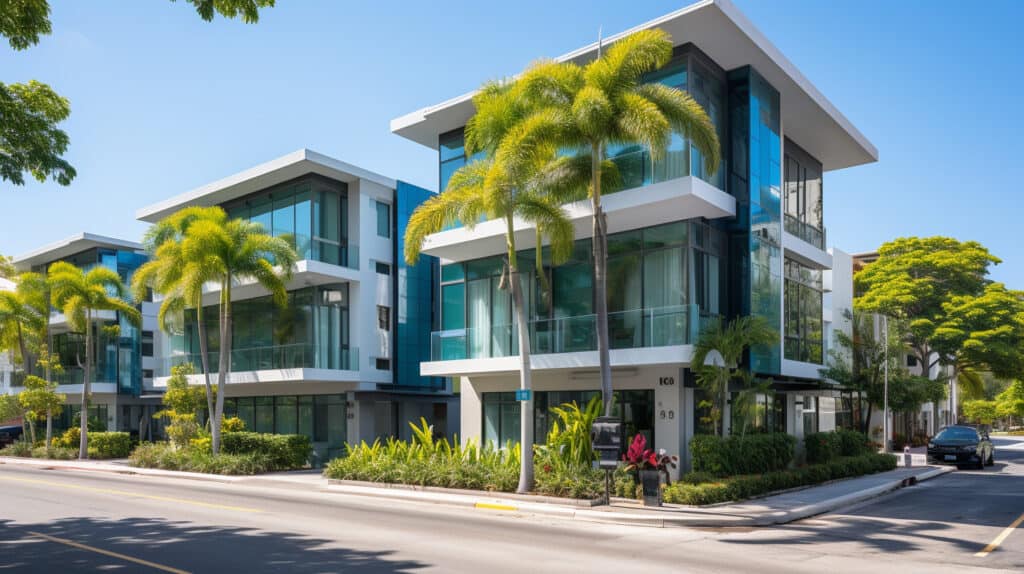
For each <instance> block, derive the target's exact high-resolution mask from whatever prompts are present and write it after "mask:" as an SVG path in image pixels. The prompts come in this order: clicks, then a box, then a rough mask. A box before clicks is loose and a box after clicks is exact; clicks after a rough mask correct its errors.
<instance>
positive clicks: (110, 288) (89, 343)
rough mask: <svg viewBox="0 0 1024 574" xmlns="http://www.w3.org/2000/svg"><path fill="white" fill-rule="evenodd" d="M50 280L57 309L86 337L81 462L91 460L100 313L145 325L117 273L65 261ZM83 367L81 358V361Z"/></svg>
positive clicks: (52, 270)
mask: <svg viewBox="0 0 1024 574" xmlns="http://www.w3.org/2000/svg"><path fill="white" fill-rule="evenodd" d="M47 277H48V280H49V284H50V293H51V298H52V302H53V306H54V307H56V308H58V309H60V310H61V311H63V312H64V315H65V316H66V317H67V319H68V323H69V325H70V326H71V328H72V329H74V330H75V331H77V332H79V333H84V334H85V363H84V366H83V369H84V371H85V374H84V377H83V379H82V410H81V416H80V418H81V422H80V430H81V440H80V441H79V447H78V458H80V459H86V458H89V450H88V449H89V444H88V443H89V433H88V422H89V420H88V413H89V399H90V395H91V385H92V363H93V357H94V356H95V354H96V349H95V348H94V336H93V330H94V328H95V327H96V315H97V312H99V311H116V312H117V313H119V314H120V315H121V316H123V317H124V318H125V319H127V320H128V322H129V323H131V324H132V325H135V326H138V325H140V324H141V323H142V316H141V314H140V313H139V311H138V309H136V308H135V307H134V306H133V305H132V304H130V303H128V302H127V301H126V300H124V299H123V297H124V294H125V288H124V285H123V284H122V283H121V277H120V276H118V274H117V272H116V271H114V270H112V269H109V268H107V267H103V266H97V267H93V268H92V269H90V270H89V271H88V272H86V271H82V270H81V269H79V268H78V267H75V266H74V265H72V264H70V263H67V262H65V261H58V262H56V263H54V264H53V265H50V269H49V274H48V276H47ZM78 361H79V364H82V363H81V357H78Z"/></svg>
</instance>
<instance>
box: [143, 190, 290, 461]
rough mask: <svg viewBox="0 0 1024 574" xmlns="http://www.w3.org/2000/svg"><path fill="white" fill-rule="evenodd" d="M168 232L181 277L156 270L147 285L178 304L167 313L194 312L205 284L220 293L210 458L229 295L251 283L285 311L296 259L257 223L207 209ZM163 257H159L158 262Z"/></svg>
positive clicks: (220, 401) (227, 363) (226, 352)
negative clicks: (241, 284) (242, 284)
mask: <svg viewBox="0 0 1024 574" xmlns="http://www.w3.org/2000/svg"><path fill="white" fill-rule="evenodd" d="M171 217H172V218H173V217H174V216H173V215H172V216H171ZM167 229H168V233H170V234H171V235H172V237H176V239H174V242H175V243H177V244H178V245H179V246H180V247H177V248H175V249H178V248H180V250H181V253H180V257H178V256H170V255H168V256H167V258H168V261H172V262H173V261H178V262H179V263H180V265H181V269H180V271H179V272H180V274H181V275H180V278H179V279H174V278H173V277H171V276H170V275H166V274H165V275H161V273H166V272H165V271H164V272H161V271H160V270H159V268H158V270H157V271H153V272H152V275H151V276H152V277H154V279H153V281H154V283H150V284H151V285H154V287H155V290H156V291H158V292H159V291H161V290H163V289H166V290H167V293H165V294H166V295H169V296H170V297H172V298H173V299H175V300H177V302H176V303H171V304H169V305H170V307H171V309H170V310H173V309H183V308H184V307H185V306H196V307H198V305H199V303H201V301H202V300H201V293H202V286H203V285H204V284H206V283H208V282H212V283H215V284H216V285H217V286H218V287H219V289H220V292H219V297H220V302H219V305H218V309H219V310H218V326H219V329H220V337H219V339H218V341H219V345H220V348H219V352H218V355H219V360H218V368H217V390H216V393H215V396H213V397H212V398H213V411H212V413H213V414H212V415H211V419H212V420H211V424H210V426H211V434H212V437H211V438H212V441H211V443H212V445H211V446H212V449H213V453H214V454H218V453H219V452H220V436H221V428H220V427H221V419H222V417H223V414H224V385H225V383H226V382H227V378H228V376H229V375H230V373H231V335H232V332H233V329H232V314H231V307H232V304H231V290H232V288H233V287H234V285H236V284H237V283H239V282H242V281H248V280H254V281H255V282H257V283H259V284H260V285H261V286H262V287H263V288H264V289H266V290H267V291H268V292H269V293H270V295H271V297H272V298H273V300H274V302H275V303H276V304H277V305H278V306H280V307H282V308H283V307H286V306H287V305H288V291H287V289H286V288H285V287H286V283H287V281H289V280H290V279H291V276H292V270H293V268H294V267H295V262H296V260H297V259H298V254H296V253H295V250H294V249H292V247H291V245H290V244H289V243H288V242H287V241H285V240H284V239H281V238H279V237H274V236H272V235H270V234H268V233H267V231H266V230H264V229H263V226H262V225H260V224H259V223H253V222H250V221H245V220H241V219H231V220H229V219H228V216H227V213H226V212H225V211H224V210H223V209H221V208H220V207H213V208H209V210H208V211H206V212H204V214H203V217H197V218H195V219H194V220H193V221H191V222H190V223H189V224H188V225H187V226H182V227H176V226H175V225H173V224H171V225H168V226H167ZM164 243H167V244H168V245H170V244H171V243H169V242H164ZM169 249H170V248H169ZM162 256H163V254H161V253H158V255H157V258H158V259H160V258H161V257H162ZM176 257H178V258H177V259H176ZM275 265H276V268H275ZM140 270H141V268H140ZM136 291H138V287H137V288H136ZM168 312H169V310H168V309H164V308H161V311H160V314H161V316H163V317H164V319H163V320H164V321H166V315H167V313H168ZM201 339H202V338H201ZM200 342H201V343H202V340H201V341H200ZM203 354H204V355H205V353H203ZM204 370H205V371H206V372H209V369H208V368H205V367H204ZM208 397H209V395H208Z"/></svg>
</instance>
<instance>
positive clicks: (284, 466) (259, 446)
mask: <svg viewBox="0 0 1024 574" xmlns="http://www.w3.org/2000/svg"><path fill="white" fill-rule="evenodd" d="M221 450H222V454H236V455H240V454H262V455H265V456H266V457H267V458H268V459H269V460H270V464H271V467H272V468H273V469H274V470H290V469H295V468H302V467H304V466H306V462H307V461H308V460H309V455H310V454H312V452H313V444H312V443H311V442H310V441H309V437H307V436H306V435H301V434H264V433H255V432H232V433H226V434H224V435H222V436H221Z"/></svg>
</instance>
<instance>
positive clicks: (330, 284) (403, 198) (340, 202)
mask: <svg viewBox="0 0 1024 574" xmlns="http://www.w3.org/2000/svg"><path fill="white" fill-rule="evenodd" d="M431 194H432V192H429V191H427V190H424V189H421V188H418V187H416V186H413V185H410V184H407V183H405V182H402V181H396V180H394V179H390V178H387V177H384V176H381V175H378V174H376V173H373V172H370V171H367V170H365V169H362V168H359V167H356V166H353V165H349V164H347V163H344V162H341V161H338V160H335V159H332V158H329V157H327V156H324V155H321V154H318V153H316V152H313V151H309V150H305V149H303V150H299V151H296V152H294V153H291V154H288V155H286V156H283V157H280V158H278V159H275V160H272V161H270V162H267V163H264V164H262V165H258V166H256V167H253V168H251V169H248V170H246V171H243V172H241V173H237V174H235V175H232V176H229V177H227V178H224V179H222V180H219V181H215V182H213V183H210V184H207V185H204V186H202V187H200V188H198V189H195V190H193V191H190V192H187V193H184V194H182V195H179V196H177V197H173V198H171V199H168V200H166V201H163V202H160V203H158V204H155V205H151V206H149V207H146V208H143V209H142V210H140V211H139V212H138V214H137V215H138V218H139V219H140V220H142V221H146V222H151V223H152V222H156V221H159V220H160V219H162V218H164V217H166V216H168V215H171V214H172V213H174V212H176V211H178V210H180V209H182V208H184V207H187V206H221V207H223V208H224V209H225V210H226V211H227V212H228V214H229V215H230V216H232V217H239V218H244V219H248V220H250V221H254V222H259V223H261V224H263V226H264V228H265V229H267V230H268V231H270V232H272V233H273V234H274V235H275V236H278V237H282V238H286V239H288V241H289V242H291V244H292V245H293V246H294V247H295V249H296V251H297V252H298V254H299V259H300V260H299V261H298V263H297V265H296V267H295V269H294V274H293V276H292V279H291V280H290V282H289V283H288V285H287V289H288V294H289V303H288V306H287V307H286V308H278V307H277V306H275V305H274V303H273V302H272V301H271V300H270V298H269V295H268V293H267V292H266V291H265V290H264V289H263V288H262V287H261V286H260V285H259V284H257V283H255V282H241V283H239V284H237V285H235V286H234V287H233V288H232V292H231V299H232V309H233V334H232V350H231V373H230V375H229V378H228V381H227V386H226V389H227V391H226V395H225V398H226V412H227V414H229V415H237V416H239V417H240V418H242V419H243V420H244V421H245V422H246V425H247V427H248V428H249V429H251V430H256V431H260V432H276V433H303V434H307V435H309V436H310V437H311V438H312V439H313V441H314V446H315V448H316V449H317V452H318V454H319V456H320V457H321V458H325V457H333V456H335V455H337V454H339V453H340V452H341V449H342V448H343V446H344V442H345V441H350V442H351V441H359V440H367V441H372V440H373V439H374V438H376V437H388V436H399V437H408V436H409V435H410V429H409V425H408V424H407V423H408V422H418V421H419V419H420V418H421V417H423V418H425V419H427V420H428V421H430V423H431V424H433V425H434V429H435V432H437V433H439V434H450V433H452V432H455V431H456V430H457V429H458V426H457V425H458V422H459V414H458V402H457V401H456V400H455V399H454V397H453V395H452V393H451V383H450V380H448V379H446V378H445V377H442V376H435V375H430V374H426V375H423V376H421V374H420V370H419V365H420V363H421V362H423V361H427V360H429V358H430V356H429V348H430V331H431V325H432V324H433V321H434V314H435V312H436V310H437V308H438V306H437V303H436V296H435V293H436V285H437V282H438V274H439V265H438V261H437V259H436V258H433V257H424V258H422V259H421V261H420V262H419V263H417V264H416V265H413V266H410V265H407V264H406V263H405V261H404V259H403V258H402V257H401V254H402V252H403V244H402V237H403V236H404V233H405V223H406V221H408V218H409V215H410V214H411V213H412V210H413V209H415V208H416V206H417V205H419V204H420V203H421V202H422V201H424V200H425V199H427V198H428V197H430V195H431ZM204 297H205V298H204V305H206V306H207V307H206V313H207V314H208V316H209V317H210V319H209V321H208V324H210V325H216V324H217V308H216V303H217V301H218V297H219V287H217V286H216V285H210V286H209V288H208V290H207V292H206V294H205V296H204ZM210 331H211V334H210V341H209V351H210V353H211V354H212V355H214V358H213V360H211V361H210V363H211V369H214V370H215V369H216V368H217V366H216V364H217V360H216V353H217V351H218V349H219V348H218V341H217V340H216V339H217V334H216V333H215V331H216V329H211V330H210ZM158 355H159V356H160V357H161V359H160V361H159V364H158V365H157V367H156V371H157V372H156V377H155V385H156V386H157V387H164V386H166V383H167V379H168V376H169V374H170V373H169V370H170V367H171V366H172V365H174V364H178V363H183V362H191V363H193V365H195V366H196V368H197V372H198V369H199V368H200V366H201V357H200V355H199V338H198V334H197V332H196V328H195V321H194V316H193V314H186V315H185V322H184V332H183V334H180V335H176V336H172V337H167V338H164V339H163V341H162V345H161V346H160V348H159V351H158ZM191 379H192V382H193V383H195V384H200V383H201V381H202V376H201V375H193V376H192V377H191Z"/></svg>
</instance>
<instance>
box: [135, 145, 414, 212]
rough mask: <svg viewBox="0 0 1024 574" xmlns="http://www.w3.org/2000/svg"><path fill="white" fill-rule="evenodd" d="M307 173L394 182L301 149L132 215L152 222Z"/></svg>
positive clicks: (388, 184)
mask: <svg viewBox="0 0 1024 574" xmlns="http://www.w3.org/2000/svg"><path fill="white" fill-rule="evenodd" d="M310 173H316V174H320V175H323V176H325V177H329V178H331V179H335V180H338V181H344V182H346V183H351V182H354V181H358V180H360V179H365V180H367V181H372V182H374V183H377V184H379V185H382V186H384V187H387V188H390V189H394V188H395V186H396V185H397V182H395V180H393V179H391V178H388V177H384V176H383V175H380V174H377V173H374V172H372V171H369V170H365V169H363V168H360V167H356V166H354V165H352V164H348V163H345V162H343V161H340V160H336V159H334V158H332V157H328V156H326V155H323V154H321V153H317V152H315V151H312V150H308V149H300V150H298V151H295V152H292V153H290V154H288V155H285V156H281V157H279V158H277V159H274V160H271V161H268V162H266V163H263V164H260V165H257V166H256V167H252V168H249V169H247V170H245V171H242V172H239V173H236V174H234V175H231V176H228V177H225V178H224V179H220V180H217V181H215V182H213V183H208V184H206V185H204V186H202V187H199V188H196V189H194V190H192V191H189V192H186V193H183V194H181V195H176V196H174V197H172V198H170V199H167V200H164V201H161V202H159V203H154V204H153V205H150V206H148V207H143V208H142V209H140V210H138V211H137V212H135V217H136V218H137V219H139V220H141V221H146V222H149V223H155V222H157V221H160V220H161V219H163V218H164V217H167V216H168V215H171V214H172V213H174V212H176V211H178V210H179V209H182V208H184V207H189V206H194V205H197V206H202V207H210V206H213V205H221V204H223V203H226V202H228V201H231V200H233V199H238V198H239V197H245V196H246V195H249V194H251V193H255V192H257V191H260V190H262V189H266V188H268V187H271V186H274V185H277V184H279V183H284V182H286V181H290V180H292V179H295V178H297V177H301V176H303V175H307V174H310Z"/></svg>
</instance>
